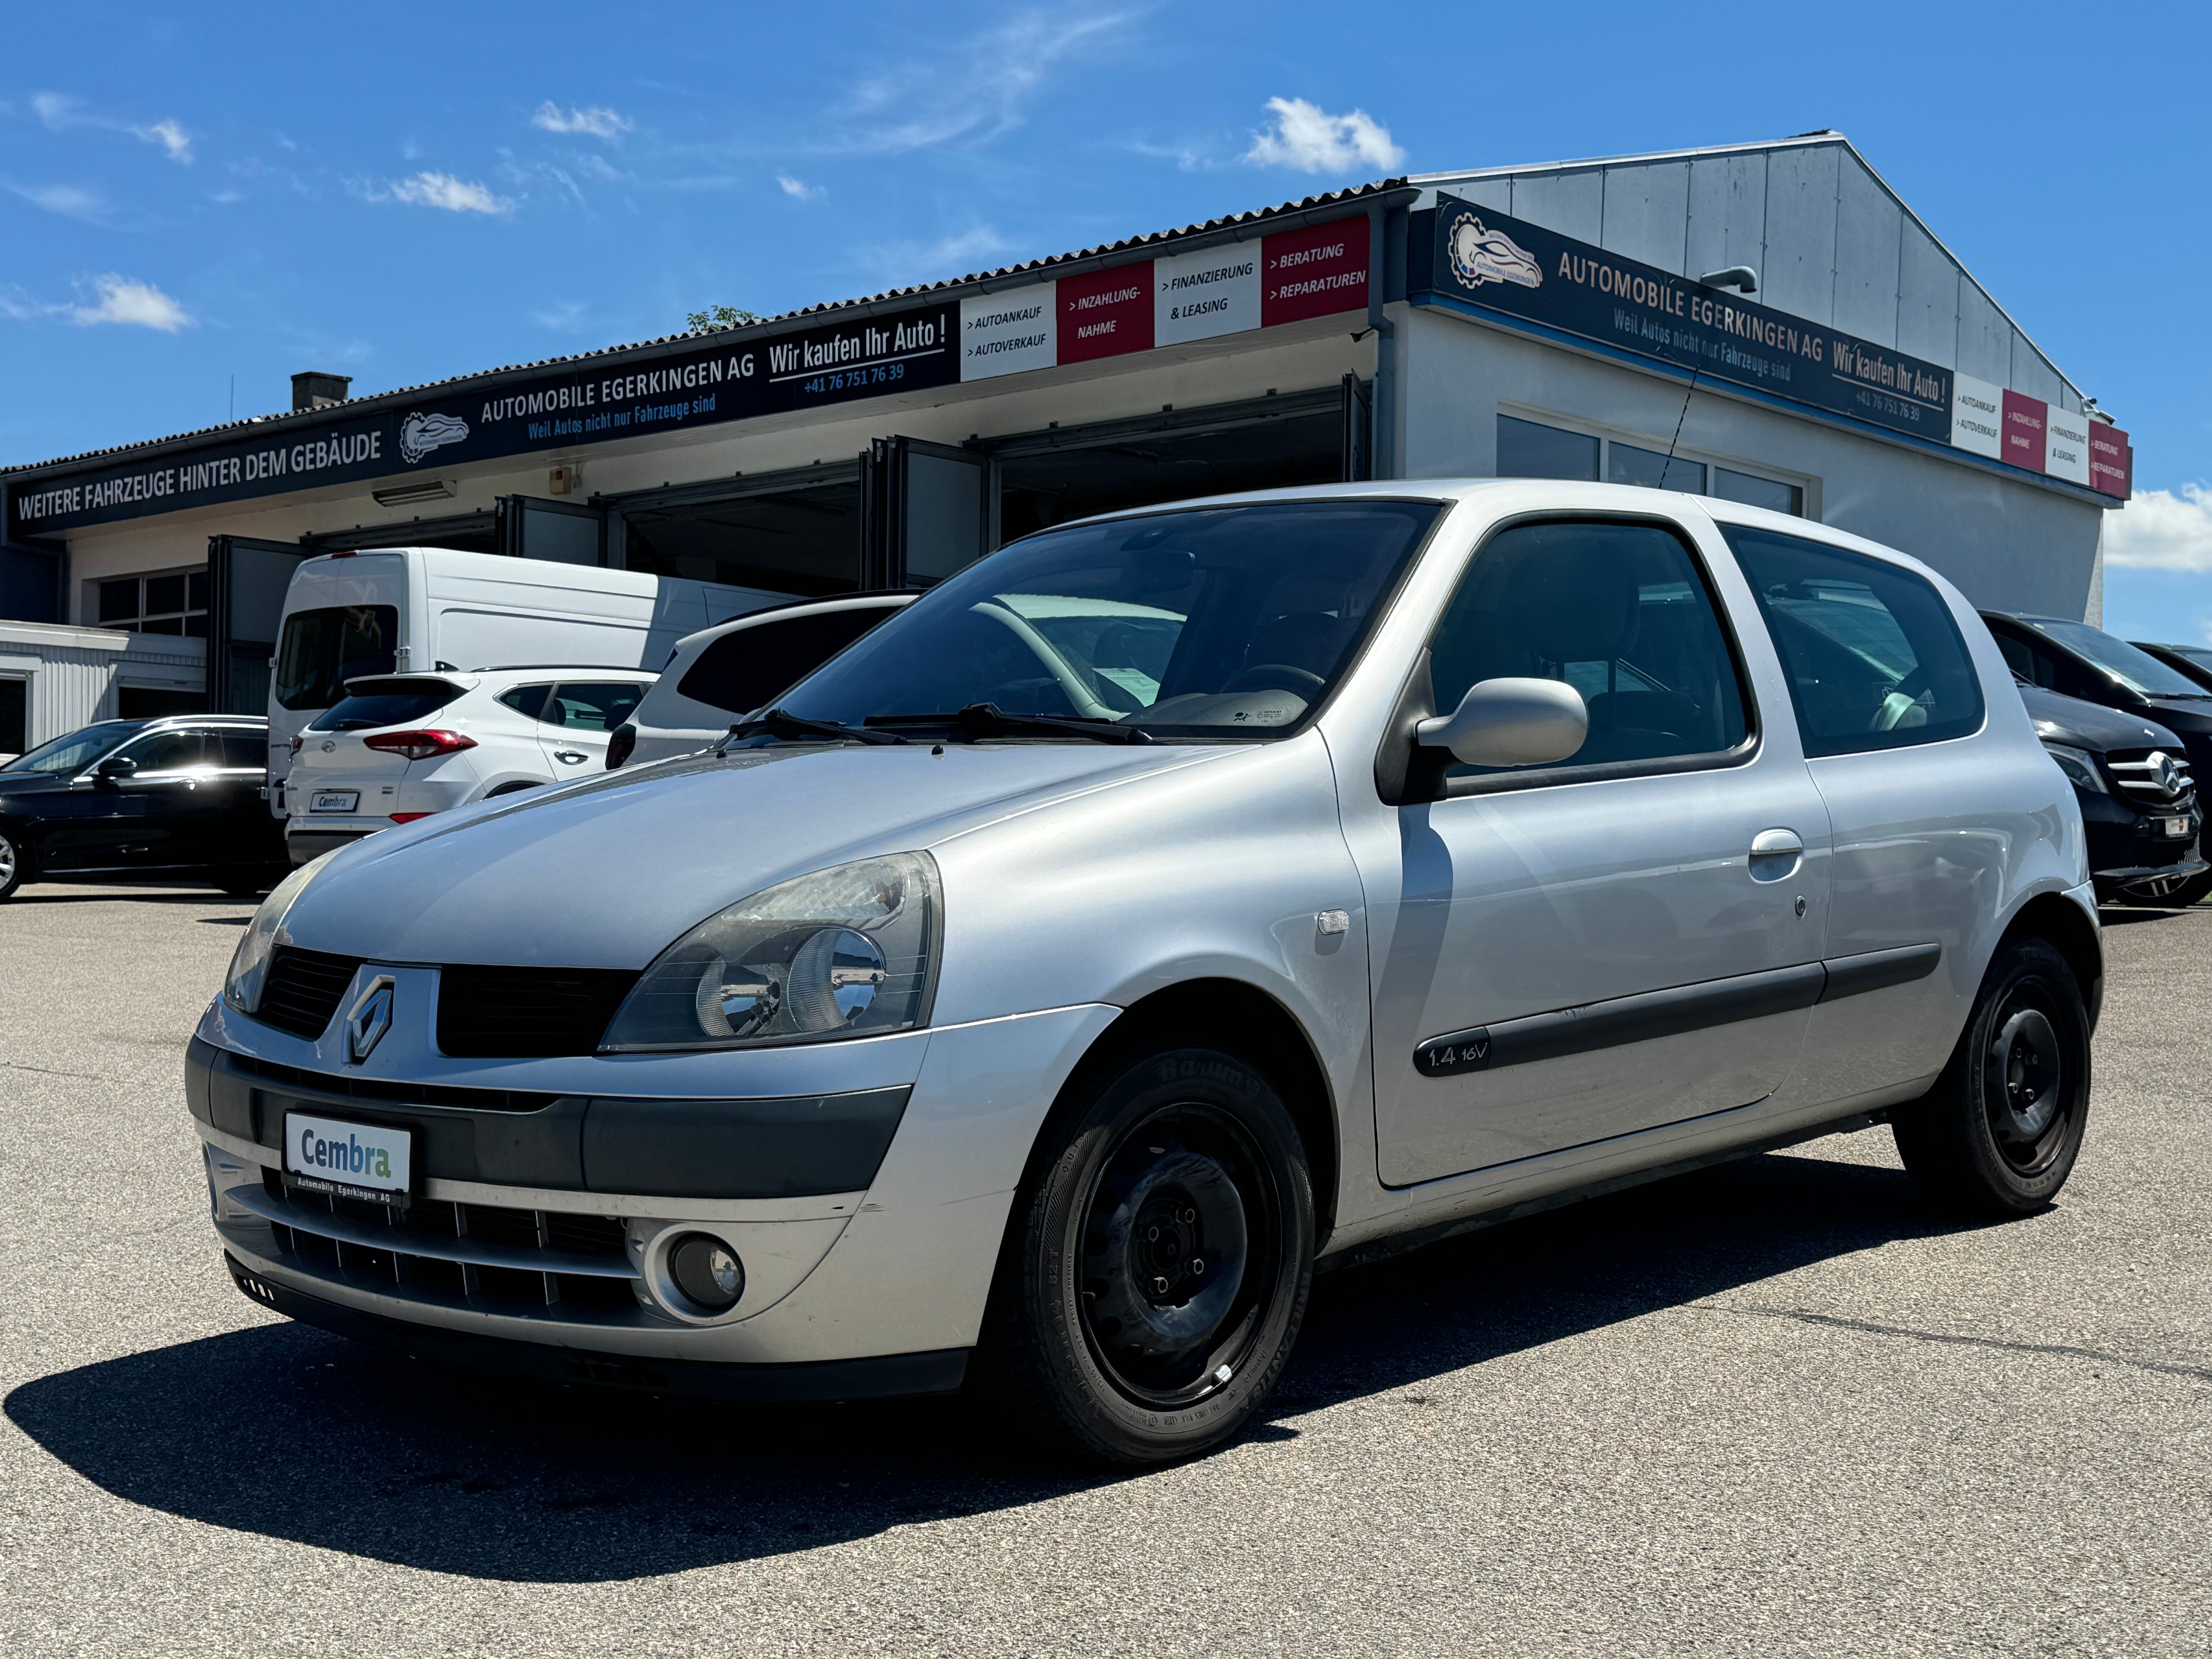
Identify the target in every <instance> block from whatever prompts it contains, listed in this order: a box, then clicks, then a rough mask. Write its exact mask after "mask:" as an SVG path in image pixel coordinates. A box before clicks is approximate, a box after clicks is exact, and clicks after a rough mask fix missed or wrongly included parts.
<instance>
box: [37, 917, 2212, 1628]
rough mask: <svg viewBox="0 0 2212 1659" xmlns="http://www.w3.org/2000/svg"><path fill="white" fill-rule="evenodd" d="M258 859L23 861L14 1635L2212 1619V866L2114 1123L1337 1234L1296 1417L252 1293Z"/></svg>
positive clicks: (2178, 1624)
mask: <svg viewBox="0 0 2212 1659" xmlns="http://www.w3.org/2000/svg"><path fill="white" fill-rule="evenodd" d="M248 914H249V909H248V907H246V906H242V905H239V904H235V903H232V902H226V901H223V900H222V899H221V898H219V897H217V896H214V895H212V894H209V893H204V892H200V891H195V890H161V889H152V888H134V889H115V888H108V889H96V888H71V887H31V888H27V889H26V890H24V891H23V892H22V893H21V894H20V895H19V896H17V898H15V900H14V901H12V902H9V903H7V904H5V905H0V1190H4V1203H0V1240H4V1250H0V1408H4V1419H0V1652H4V1653H7V1654H10V1655H24V1656H33V1655H40V1656H43V1655H48V1654H69V1653H100V1654H111V1653H117V1654H119V1653H128V1654H134V1655H137V1654H158V1655H167V1654H201V1653H205V1654H209V1655H216V1654H220V1655H223V1656H238V1655H252V1656H254V1659H264V1656H278V1655H290V1654H309V1653H313V1654H322V1653H330V1654H347V1655H352V1654H360V1653H368V1652H374V1653H377V1654H380V1655H400V1656H408V1655H416V1654H437V1655H474V1654H485V1655H510V1654H521V1653H528V1654H532V1655H551V1654H569V1653H574V1654H590V1655H610V1654H622V1655H624V1656H649V1655H659V1654H693V1653H696V1654H714V1655H731V1654H755V1653H759V1654H802V1653H803V1654H806V1655H810V1656H820V1655H842V1654H878V1653H884V1654H936V1653H944V1654H976V1655H994V1656H996V1655H1012V1654H1038V1655H1071V1654H1084V1655H1091V1654H1096V1655H1124V1654H1126V1655H1133V1656H1135V1655H1169V1654H1173V1655H1184V1654H1188V1655H1206V1656H1227V1655H1243V1654H1267V1653H1293V1654H1299V1655H1307V1654H1313V1655H1322V1654H1348V1655H1349V1654H1357V1655H1383V1654H1389V1655H1396V1654H1409V1655H1410V1654H1419V1655H1428V1654H1438V1655H1443V1654H1452V1655H1459V1654H1468V1653H1483V1654H1498V1655H1523V1654H1526V1655H1548V1654H1608V1655H1611V1654H1630V1655H1639V1654H1691V1653H1695V1654H1701V1655H1702V1654H1745V1655H1759V1656H1772V1655H1793V1654H1818V1655H1832V1654H1854V1655H1856V1654H1893V1653H1895V1654H1967V1653H1972V1654H1981V1653H1989V1654H2008V1655H2013V1654H2022V1655H2025V1654H2033V1655H2055V1654H2075V1653H2085V1654H2086V1653H2099V1654H2101V1653H2113V1654H2129V1655H2138V1654H2142V1655H2153V1654H2154V1655H2176V1654H2195V1653H2207V1652H2212V1294H2208V1292H2212V1197H2208V1194H2207V1191H2206V1185H2207V1182H2206V1177H2207V1174H2208V1172H2212V1112H2208V1106H2212V1079H2209V1078H2208V1076H2207V1072H2206V1067H2205V1066H2204V1063H2203V1058H2202V1055H2203V1041H2202V1039H2201V1037H2200V1036H2198V1035H2197V1025H2198V1024H2199V1023H2200V1022H2201V1021H2203V1020H2204V1019H2205V1018H2206V1013H2205V1011H2206V1010H2207V1009H2208V1008H2212V909H2207V910H2199V911H2194V912H2190V913H2186V914H2183V915H2154V914H2153V913H2126V914H2124V915H2110V916H2108V919H2107V920H2108V924H2109V926H2108V930H2107V933H2106V949H2107V952H2108V955H2109V958H2110V965H2111V982H2110V989H2109V994H2108V996H2107V1000H2106V1017H2105V1023H2104V1025H2103V1028H2102V1030H2101V1031H2100V1035H2099V1037H2098V1040H2097V1051H2096V1064H2097V1068H2098V1070H2097V1079H2096V1090H2095V1097H2094V1104H2093V1111H2092V1116H2091V1120H2090V1128H2089V1139H2088V1146H2087V1150H2086V1152H2084V1154H2083V1157H2082V1160H2081V1164H2080V1167H2079V1168H2078V1169H2077V1170H2076V1171H2075V1176H2074V1179H2073V1182H2072V1183H2071V1184H2070V1185H2069V1187H2068V1188H2067V1189H2066V1191H2065V1193H2064V1194H2063V1195H2062V1198H2061V1201H2060V1202H2059V1203H2058V1204H2057V1206H2056V1207H2054V1208H2053V1209H2051V1210H2050V1211H2049V1212H2045V1213H2044V1214H2042V1215H2039V1216H2037V1217H2034V1218H2030V1219H2027V1220H2024V1221H2020V1222H2015V1223H2013V1224H2010V1225H2002V1226H1990V1227H1981V1228H1966V1229H1962V1228H1958V1227H1954V1226H1950V1225H1943V1224H1940V1223H1936V1222H1934V1221H1931V1220H1930V1219H1929V1218H1928V1217H1927V1216H1925V1215H1924V1214H1923V1212H1921V1211H1920V1210H1919V1209H1918V1207H1917V1206H1916V1204H1915V1202H1914V1200H1913V1196H1912V1193H1911V1188H1910V1187H1909V1185H1908V1183H1907V1182H1906V1181H1905V1176H1904V1175H1903V1174H1902V1172H1901V1171H1900V1170H1899V1166H1898V1163H1897V1159H1896V1156H1895V1154H1894V1152H1893V1149H1892V1147H1891V1146H1890V1143H1889V1139H1888V1135H1887V1131H1883V1130H1876V1131H1872V1132H1869V1133H1860V1134H1856V1135H1850V1136H1838V1137H1833V1138H1831V1139H1826V1140H1822V1141H1818V1142H1814V1143H1813V1144H1811V1145H1809V1146H1803V1147H1800V1148H1796V1149H1793V1150H1792V1151H1790V1152H1786V1153H1779V1154H1772V1155H1769V1156H1766V1157H1763V1158H1755V1159H1752V1160H1749V1161H1747V1162H1744V1163H1741V1164H1735V1165H1731V1166H1729V1167H1727V1168H1724V1169H1721V1170H1711V1171H1707V1172H1705V1173H1703V1174H1700V1175H1698V1176H1690V1177H1686V1178H1683V1179H1680V1180H1677V1181H1673V1182H1666V1183H1663V1184H1660V1185H1656V1186H1653V1187H1650V1188H1643V1189H1640V1190H1638V1191H1637V1192H1634V1193H1631V1194H1622V1195H1620V1196H1617V1197H1614V1198H1610V1199H1607V1200H1600V1201H1597V1202H1595V1203H1591V1204H1588V1205H1584V1206H1577V1207H1576V1208H1572V1209H1569V1210H1565V1211H1561V1212H1556V1213H1553V1214H1551V1215H1547V1216H1545V1217H1541V1218H1537V1219H1535V1220H1533V1221H1528V1222H1523V1223H1519V1224H1516V1225H1511V1226H1508V1227H1503V1228H1498V1229H1495V1230H1492V1231H1488V1232H1485V1233H1481V1234H1477V1235H1474V1236H1473V1237H1467V1238H1463V1239H1461V1240H1457V1241H1454V1242H1452V1243H1445V1244H1442V1245H1438V1246H1436V1247H1433V1248H1431V1249H1427V1250H1425V1251H1422V1252H1419V1253H1417V1254H1415V1255H1409V1256H1406V1257H1402V1258H1400V1259H1398V1260H1395V1261H1389V1262H1385V1263H1383V1264H1380V1265H1377V1266H1374V1267H1365V1268H1361V1269H1358V1270H1354V1271H1351V1272H1346V1273H1335V1274H1331V1275H1328V1276H1327V1277H1325V1278H1324V1279H1322V1280H1321V1281H1320V1283H1319V1285H1317V1287H1316V1296H1315V1302H1314V1307H1313V1311H1312V1313H1311V1315H1310V1318H1309V1320H1308V1322H1307V1325H1306V1330H1305V1334H1304V1339H1303V1340H1302V1342H1301V1344H1300V1346H1299V1349H1298V1352H1297V1356H1296V1357H1295V1358H1294V1359H1293V1361H1292V1364H1291V1369H1290V1370H1289V1372H1288V1374H1287V1376H1286V1377H1285V1383H1284V1384H1283V1387H1282V1389H1281V1391H1280V1393H1279V1396H1278V1398H1277V1399H1276V1400H1275V1401H1274V1402H1273V1407H1272V1408H1271V1409H1270V1410H1269V1411H1268V1412H1267V1414H1266V1416H1265V1418H1264V1419H1263V1421H1262V1422H1261V1424H1260V1425H1258V1426H1256V1427H1255V1429H1254V1430H1253V1431H1251V1432H1250V1433H1249V1435H1248V1436H1247V1437H1245V1438H1244V1439H1243V1441H1241V1442H1240V1443H1237V1444H1236V1445H1233V1446H1231V1447H1230V1448H1229V1449H1226V1450H1224V1451H1222V1452H1220V1453H1218V1454H1217V1455H1214V1456H1212V1457H1210V1458H1206V1459H1204V1460H1202V1461H1200V1462H1194V1463H1191V1464H1188V1465H1186V1466H1183V1467H1181V1468H1171V1469H1166V1470H1162V1471H1158V1472H1156V1473H1152V1474H1143V1475H1122V1476H1116V1475H1102V1474H1095V1473H1080V1474H1078V1473H1070V1472H1069V1471H1067V1470H1066V1469H1063V1468H1050V1467H1045V1466H1041V1465H1038V1464H1036V1463H1035V1462H1028V1461H1025V1457H1024V1454H1022V1453H1020V1452H1018V1451H1017V1450H1014V1449H1010V1448H1009V1447H1008V1446H1007V1445H1006V1443H1004V1441H1003V1438H1002V1437H1000V1435H999V1434H998V1433H997V1432H996V1431H995V1429H994V1425H992V1424H991V1423H990V1422H989V1421H988V1420H987V1419H981V1418H980V1417H978V1416H977V1415H976V1414H975V1413H969V1412H967V1411H965V1410H963V1409H961V1408H959V1407H950V1406H944V1405H904V1406H889V1407H809V1408H804V1409H763V1408H759V1407H711V1406H697V1405H682V1404H660V1403H656V1402H653V1401H640V1400H635V1399H629V1398H612V1399H610V1398H605V1397H601V1396H599V1395H593V1394H591V1393H588V1392H580V1391H573V1390H548V1389H539V1388H537V1387H534V1386H532V1385H526V1384H521V1383H513V1382H510V1381H507V1380H504V1379H501V1378H499V1377H495V1376H483V1375H480V1374H476V1373H470V1372H464V1371H447V1370H440V1369H437V1368H435V1367H433V1366H430V1365H428V1364H419V1363H416V1362H411V1361H407V1360H403V1359H398V1358H389V1357H386V1356H385V1355H382V1354H380V1353H378V1352H372V1351H369V1350H367V1349H363V1348H360V1347H356V1346H353V1345H350V1344H349V1343H347V1342H345V1341H343V1340H340V1339H337V1338H336V1337H331V1336H326V1335H324V1334H320V1333H319V1332H317V1331H313V1330H311V1329H308V1328H304V1327H301V1326H295V1325H292V1324H289V1323H288V1322H285V1321H283V1320H281V1319H279V1318H276V1316H272V1315H270V1314H269V1313H267V1312H265V1311H264V1310H261V1309H259V1308H258V1307H257V1306H255V1305H254V1304H251V1303H249V1302H247V1301H246V1299H245V1298H244V1297H241V1296H240V1295H239V1294H238V1292H237V1291H234V1289H233V1288H232V1287H231V1285H230V1283H229V1281H228V1278H227V1277H226V1275H225V1274H224V1273H223V1272H222V1268H221V1267H220V1265H219V1261H218V1256H217V1252H216V1247H215V1243H214V1241H213V1237H212V1236H211V1234H210V1230H209V1227H208V1225H207V1197H206V1189H205V1185H204V1179H203V1176H202V1174H201V1170H200V1164H199V1158H198V1154H197V1141H196V1139H195V1138H194V1136H193V1134H192V1133H191V1127H190V1125H189V1122H188V1121H187V1119H186V1117H185V1109H184V1103H183V1099H182V1091H181V1074H182V1067H183V1056H184V1045H185V1036H186V1035H187V1033H188V1032H189V1031H190V1030H191V1026H192V1024H193V1023H194V1021H195V1020H196V1018H197V1016H198V1014H199V1012H200V1010H201V1008H202V1007H203V1006H204V1004H205V1003H206V1001H207V1000H208V999H209V998H210V996H211V995H212V994H214V992H215V990H216V986H217V982H218V981H219V978H220V976H221V974H222V967H223V964H224V963H225V961H226V960H227V958H228V954H229V952H230V950H231V948H232V945H233V944H234V941H235V939H236V938H237V936H238V929H239V927H240V924H242V923H243V921H245V919H246V915H248Z"/></svg>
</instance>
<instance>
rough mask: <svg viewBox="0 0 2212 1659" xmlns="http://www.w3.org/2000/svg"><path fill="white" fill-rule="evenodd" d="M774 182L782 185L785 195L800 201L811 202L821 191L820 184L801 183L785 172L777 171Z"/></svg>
mask: <svg viewBox="0 0 2212 1659" xmlns="http://www.w3.org/2000/svg"><path fill="white" fill-rule="evenodd" d="M775 182H776V183H777V184H778V185H781V186H782V188H783V193H784V194H785V195H786V196H791V197H797V198H798V199H799V201H802V202H811V201H812V200H813V199H814V198H815V197H817V196H819V195H820V194H821V193H822V186H821V185H807V184H801V183H800V182H799V180H798V179H794V178H793V177H792V176H791V175H790V174H789V173H778V174H777V175H776V179H775Z"/></svg>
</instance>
